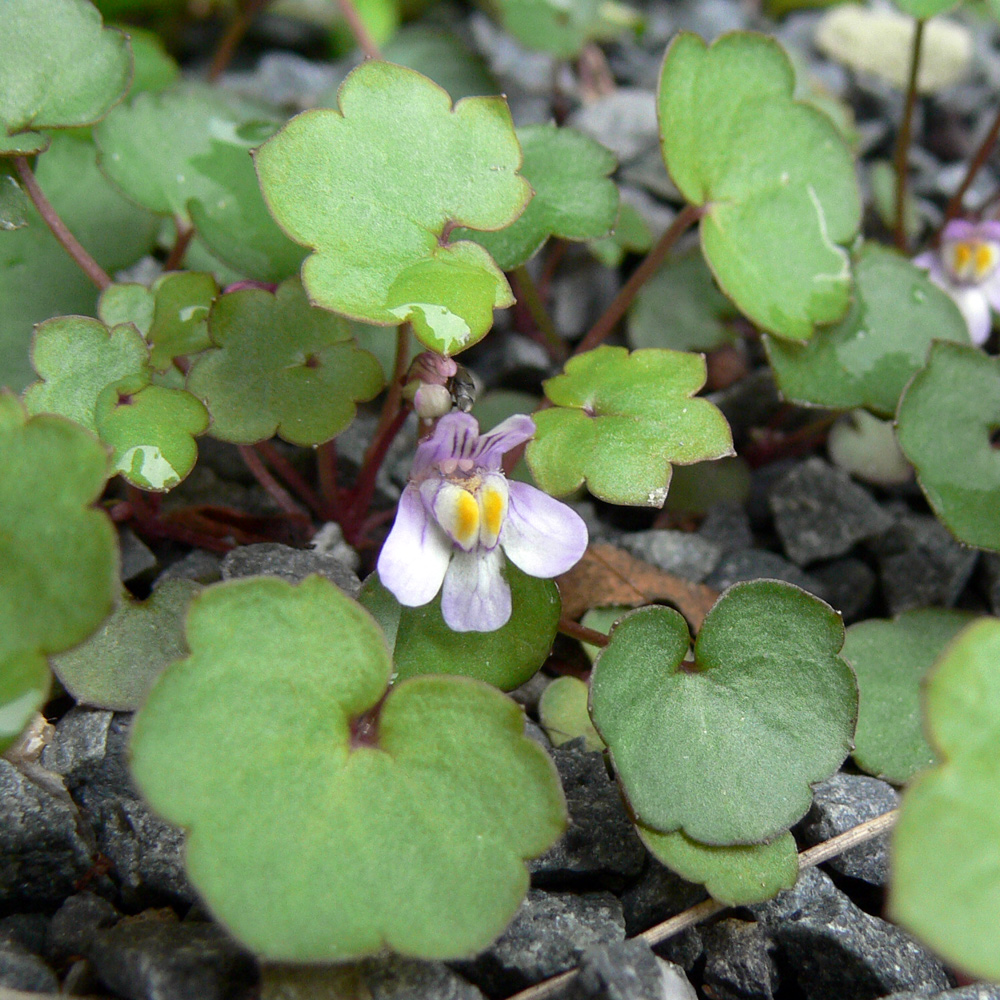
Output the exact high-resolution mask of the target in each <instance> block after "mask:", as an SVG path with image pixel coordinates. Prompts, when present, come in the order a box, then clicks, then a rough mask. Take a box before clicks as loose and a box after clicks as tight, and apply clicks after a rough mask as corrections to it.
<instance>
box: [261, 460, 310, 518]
mask: <svg viewBox="0 0 1000 1000" xmlns="http://www.w3.org/2000/svg"><path fill="white" fill-rule="evenodd" d="M254 448H255V449H256V451H257V454H258V455H260V457H261V458H262V459H264V461H265V462H267V464H268V465H270V466H271V468H272V469H273V470H274V471H275V472H276V473H277V474H278V475H279V476H280V477H281V478H282V479H284V481H285V482H286V483H287V484H288V486H289V487H290V488H291V489H292V491H293V492H294V493H295V494H296V495H297V496H298V498H299V499H300V500H301V501H302V502H303V503H304V504H305V505H306V506H307V507H308V508H309V509H310V510H311V511H312V512H313V513H314V514H315V515H316V516H317V517H320V518H324V519H325V517H326V504H324V503H323V499H322V497H320V496H319V495H318V494H317V493H316V491H315V490H314V489H313V488H312V487H311V486H310V485H309V484H308V483H307V482H306V480H305V477H304V476H302V474H301V473H300V472H299V470H298V469H296V468H295V466H294V465H292V463H291V462H289V461H288V459H287V458H285V456H284V455H282V454H281V452H280V451H278V449H277V448H275V447H274V445H273V444H271V443H270V442H268V441H260V442H259V443H258V444H255V445H254Z"/></svg>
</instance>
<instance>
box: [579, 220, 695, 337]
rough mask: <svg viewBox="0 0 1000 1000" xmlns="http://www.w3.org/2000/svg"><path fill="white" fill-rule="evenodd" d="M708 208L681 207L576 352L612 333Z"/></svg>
mask: <svg viewBox="0 0 1000 1000" xmlns="http://www.w3.org/2000/svg"><path fill="white" fill-rule="evenodd" d="M704 212H705V210H704V208H702V207H701V206H700V205H685V206H684V208H682V209H681V211H680V212H679V213H678V215H677V218H676V219H674V221H673V222H672V223H671V224H670V226H669V227H668V228H667V231H666V232H665V233H664V234H663V235H662V236H661V237H660V240H659V242H658V243H657V244H656V246H654V247H653V249H652V250H650V251H649V253H648V254H647V255H646V259H645V260H644V261H643V262H642V263H641V264H640V265H639V266H638V267H637V268H636V269H635V271H633V272H632V276H631V277H630V278H629V279H628V281H626V282H625V284H624V285H623V286H622V288H621V291H619V292H618V294H617V295H616V296H615V298H614V301H613V302H612V303H611V305H609V306H608V308H607V309H606V310H605V311H604V315H603V316H601V317H600V318H599V319H598V321H597V322H596V323H595V324H594V325H593V326H592V327H591V328H590V331H589V333H588V334H587V336H586V337H584V338H583V340H581V341H580V343H579V344H577V346H576V350H575V351H574V352H573V354H574V355H577V354H583V353H584V352H585V351H591V350H593V349H594V348H595V347H597V346H598V344H600V343H602V342H603V341H604V340H605V339H606V338H607V337H608V336H609V334H610V333H611V332H612V331H613V330H614V328H615V327H616V326H617V325H618V321H619V320H620V319H621V318H622V316H624V315H625V312H626V310H627V309H628V307H629V306H630V305H631V304H632V300H633V299H634V298H635V296H636V293H637V292H638V291H639V289H640V288H642V286H643V285H644V284H645V283H646V282H647V281H648V280H649V279H650V278H651V277H652V276H653V275H654V274H655V273H656V271H657V269H658V268H659V266H660V265H661V264H662V263H663V261H664V259H665V258H666V256H667V254H668V253H669V252H670V250H671V249H672V248H673V245H674V244H675V243H676V242H677V241H678V240H679V239H680V238H681V236H683V235H684V233H686V232H687V230H688V229H689V228H690V227H691V226H693V225H694V224H695V223H696V222H697V221H698V220H699V219H700V218H701V217H702V215H703V214H704Z"/></svg>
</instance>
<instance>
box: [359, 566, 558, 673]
mask: <svg viewBox="0 0 1000 1000" xmlns="http://www.w3.org/2000/svg"><path fill="white" fill-rule="evenodd" d="M504 576H505V577H506V578H507V583H508V584H509V585H510V598H511V615H510V619H509V620H508V622H507V624H506V625H503V626H501V627H500V628H498V629H496V630H495V631H493V632H453V631H452V630H451V629H450V628H448V626H447V625H446V624H445V622H444V618H443V617H442V615H441V595H440V594H438V595H437V596H436V597H435V598H434V600H433V601H431V602H430V603H429V604H424V605H422V606H421V607H418V608H408V607H403V606H402V605H401V604H399V602H398V601H397V600H396V598H395V597H393V596H392V594H390V593H389V591H388V590H386V589H385V587H383V586H382V584H381V582H380V581H379V579H378V576H377V575H376V574H374V573H373V574H372V575H371V576H370V577H369V578H368V579H367V580H366V581H365V585H364V587H363V588H362V590H361V595H360V597H359V600H360V601H361V603H362V604H363V605H364V606H365V607H366V608H368V610H369V611H370V612H371V613H372V615H374V617H375V619H376V621H378V623H379V624H380V625H381V626H382V630H383V632H384V633H385V636H386V639H387V640H388V642H389V647H390V649H391V650H392V656H393V663H394V671H395V674H394V676H396V677H398V678H400V679H403V680H405V679H406V678H407V677H419V676H421V675H422V674H452V675H456V676H459V677H473V678H475V679H476V680H480V681H485V682H486V683H487V684H492V685H493V686H494V687H498V688H500V689H501V690H502V691H513V690H514V688H517V687H520V686H521V685H522V684H524V683H525V681H527V680H529V679H530V678H532V677H533V676H534V675H535V674H536V673H537V672H538V670H539V668H540V667H541V665H542V664H543V663H544V662H545V659H546V657H547V656H548V655H549V651H550V650H551V649H552V643H553V640H554V639H555V637H556V626H557V625H558V624H559V615H560V611H561V607H562V605H561V603H560V600H559V589H558V588H557V587H556V585H555V583H554V582H553V581H552V580H540V579H538V578H537V577H534V576H528V574H527V573H523V572H522V571H521V570H519V569H518V568H517V567H516V566H515V565H514V564H513V563H512V562H510V560H505V566H504Z"/></svg>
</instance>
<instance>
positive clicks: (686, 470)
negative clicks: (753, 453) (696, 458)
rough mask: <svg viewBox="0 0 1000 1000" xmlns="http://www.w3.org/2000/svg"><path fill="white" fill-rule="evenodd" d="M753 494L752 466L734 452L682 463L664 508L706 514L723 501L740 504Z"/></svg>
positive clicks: (676, 471)
mask: <svg viewBox="0 0 1000 1000" xmlns="http://www.w3.org/2000/svg"><path fill="white" fill-rule="evenodd" d="M749 496H750V468H749V466H748V465H747V463H746V460H745V459H742V458H740V457H739V456H736V455H734V456H733V457H732V458H720V459H719V460H718V461H715V462H696V463H695V464H694V465H679V466H678V467H677V468H676V469H674V475H673V477H672V478H671V480H670V493H669V494H668V496H667V502H666V503H665V504H664V505H663V507H664V509H665V510H669V511H673V512H674V513H677V514H684V515H686V516H688V517H690V516H692V515H694V516H695V517H698V516H704V515H705V514H707V513H708V512H709V511H710V510H711V509H712V508H713V507H715V506H716V505H717V504H720V503H727V504H736V505H737V506H741V505H742V504H744V503H746V501H747V498H748V497H749Z"/></svg>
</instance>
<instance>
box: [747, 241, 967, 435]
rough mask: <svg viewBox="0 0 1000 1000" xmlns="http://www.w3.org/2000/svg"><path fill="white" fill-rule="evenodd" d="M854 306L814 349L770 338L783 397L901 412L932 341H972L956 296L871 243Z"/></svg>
mask: <svg viewBox="0 0 1000 1000" xmlns="http://www.w3.org/2000/svg"><path fill="white" fill-rule="evenodd" d="M854 281H855V285H854V301H853V302H852V303H851V308H850V311H849V312H848V314H847V315H846V316H845V317H844V319H843V320H841V321H840V322H839V323H838V324H837V325H836V326H833V327H830V328H828V329H824V330H818V331H817V332H816V334H815V335H814V336H813V338H812V340H810V341H809V342H808V343H806V344H792V343H787V342H783V341H780V340H775V339H773V338H771V337H767V338H765V344H766V345H767V353H768V358H769V359H770V362H771V367H772V368H773V369H774V374H775V376H776V377H777V380H778V386H779V388H780V389H781V391H782V394H783V395H784V396H785V397H786V398H787V399H791V400H794V401H795V402H800V403H807V404H811V405H815V406H828V407H831V408H835V409H847V408H849V407H856V406H867V407H870V408H871V409H872V410H874V411H875V412H877V413H881V414H883V415H890V414H892V413H894V412H895V410H896V404H897V403H898V402H899V396H900V393H902V391H903V389H904V388H905V386H906V383H907V382H908V381H909V380H910V379H911V378H912V377H913V375H914V374H915V373H916V372H917V371H919V369H920V368H921V367H922V366H923V364H924V362H925V361H926V359H927V351H928V349H929V348H930V346H931V341H932V340H934V339H939V340H953V341H957V342H958V343H961V344H967V343H969V331H968V328H967V326H966V325H965V320H964V319H963V318H962V314H961V312H959V309H958V306H956V305H955V303H954V301H953V300H952V298H951V296H949V295H948V294H947V293H946V292H943V291H942V290H941V289H940V288H938V287H937V285H935V284H934V283H933V282H932V281H931V280H930V279H929V278H928V277H927V273H926V272H925V271H923V270H921V269H920V268H918V267H914V265H913V264H911V263H910V262H909V261H908V260H907V259H906V258H905V257H901V256H900V255H899V254H897V253H896V252H895V251H893V250H889V249H887V248H886V247H882V246H879V245H878V244H877V243H867V244H865V246H864V247H863V248H862V249H861V251H860V252H859V253H858V254H857V256H856V257H855V260H854Z"/></svg>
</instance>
